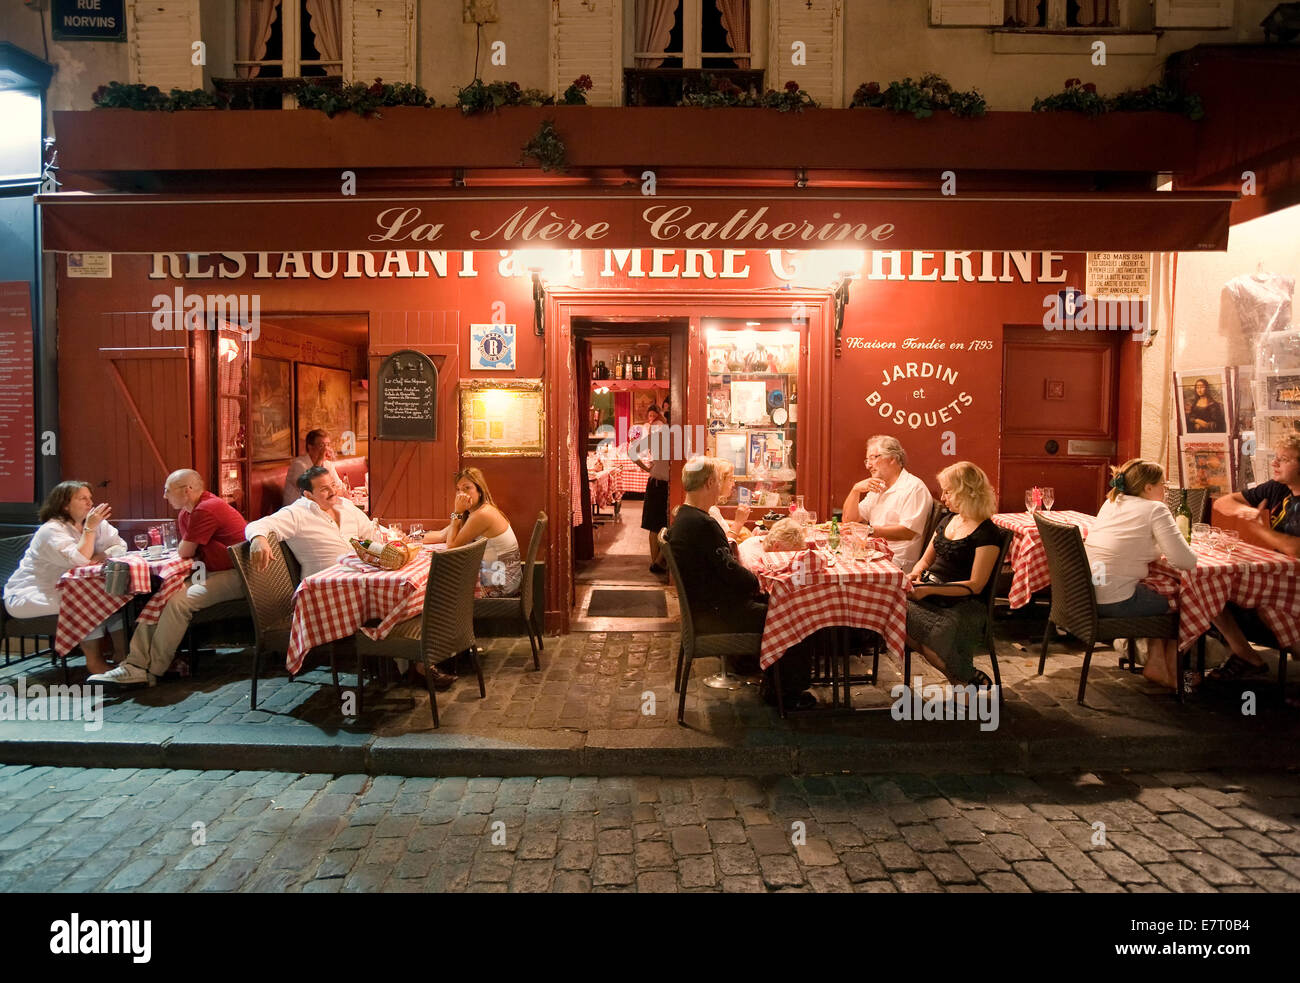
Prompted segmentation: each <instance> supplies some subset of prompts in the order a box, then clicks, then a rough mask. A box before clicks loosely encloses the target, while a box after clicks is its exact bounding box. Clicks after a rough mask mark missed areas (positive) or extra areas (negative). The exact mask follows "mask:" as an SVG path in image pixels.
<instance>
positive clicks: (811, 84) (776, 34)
mask: <svg viewBox="0 0 1300 983" xmlns="http://www.w3.org/2000/svg"><path fill="white" fill-rule="evenodd" d="M767 36H768V59H767V64H768V79H767V84H768V87H769V88H773V89H779V88H781V87H782V86H784V85H785V84H786V82H790V81H794V82H798V83H799V88H801V89H803V90H805V91H806V92H808V93H810V94H811V95H812V97H813V98H814V99H816V100H817V101H818V102H819V103H821V104H822V105H823V106H825V107H826V108H828V109H833V108H838V107H840V106H842V105H843V102H844V98H843V97H844V3H843V0H812V6H811V7H809V5H808V0H772V2H771V14H770V16H769V19H768V30H767ZM797 41H802V42H803V44H804V48H805V52H804V57H805V59H806V62H807V63H806V64H804V65H795V64H792V63H791V59H792V58H793V57H794V54H795V52H794V48H793V45H794V44H795V42H797Z"/></svg>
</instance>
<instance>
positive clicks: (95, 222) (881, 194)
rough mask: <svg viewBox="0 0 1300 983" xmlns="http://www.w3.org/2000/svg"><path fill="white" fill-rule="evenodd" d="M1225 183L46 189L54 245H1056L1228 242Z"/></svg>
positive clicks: (181, 248) (126, 249)
mask: <svg viewBox="0 0 1300 983" xmlns="http://www.w3.org/2000/svg"><path fill="white" fill-rule="evenodd" d="M1236 197H1237V196H1236V195H1235V194H1232V193H1229V192H1221V191H1219V192H1200V193H1174V192H1147V193H1132V192H1129V193H1095V194H1090V193H1082V192H1034V193H1031V192H1021V193H1007V192H969V193H961V192H960V189H958V194H956V195H953V196H944V195H941V194H939V193H938V192H937V191H936V192H916V191H873V190H863V191H832V190H823V189H817V190H812V189H809V190H807V191H793V190H791V191H785V192H775V193H772V194H758V195H756V194H754V193H753V192H752V191H751V192H746V193H734V192H732V193H728V192H720V191H699V192H692V193H677V192H674V193H673V194H672V195H671V196H641V195H631V194H628V193H626V192H618V193H607V194H601V193H596V192H571V193H565V192H558V191H557V192H554V193H541V194H539V193H538V192H537V191H536V190H525V191H518V192H514V193H511V192H505V191H502V192H482V191H474V190H465V191H460V192H455V191H449V192H447V193H443V194H434V193H424V194H414V195H406V196H401V197H396V196H394V197H374V196H371V197H366V198H361V197H355V198H354V197H346V196H340V195H335V196H331V197H311V196H283V197H274V196H270V195H244V196H240V195H231V196H217V195H196V196H179V195H174V196H166V197H163V196H150V195H135V194H121V193H105V194H92V193H80V192H74V193H62V194H55V195H42V196H40V197H38V199H37V201H38V203H39V204H40V205H41V218H42V230H43V235H44V248H45V249H46V250H49V251H52V252H108V253H156V252H181V253H185V252H191V253H192V252H199V253H217V252H225V251H232V252H233V251H239V252H293V251H327V250H334V251H348V250H350V251H374V252H378V251H387V250H408V249H433V250H438V249H526V248H560V249H599V248H618V249H629V248H646V247H655V246H659V247H663V248H669V249H680V248H695V249H722V248H735V249H816V248H840V249H843V248H850V249H926V250H951V249H994V250H1004V249H1014V250H1023V249H1050V250H1055V251H1058V252H1087V251H1110V250H1150V251H1156V252H1163V251H1195V250H1223V249H1226V248H1227V246H1228V218H1229V209H1230V207H1231V205H1232V202H1233V201H1234V200H1236Z"/></svg>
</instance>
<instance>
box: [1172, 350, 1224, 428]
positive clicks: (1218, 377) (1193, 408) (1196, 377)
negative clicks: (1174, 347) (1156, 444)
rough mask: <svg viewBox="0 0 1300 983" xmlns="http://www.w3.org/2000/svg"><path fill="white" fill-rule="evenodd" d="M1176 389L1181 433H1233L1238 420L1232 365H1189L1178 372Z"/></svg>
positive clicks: (1175, 375)
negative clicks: (1190, 367) (1233, 390)
mask: <svg viewBox="0 0 1300 983" xmlns="http://www.w3.org/2000/svg"><path fill="white" fill-rule="evenodd" d="M1174 392H1175V393H1176V394H1177V397H1178V427H1179V431H1180V432H1181V433H1184V434H1187V435H1188V436H1192V437H1200V436H1204V435H1206V434H1212V433H1229V432H1230V431H1229V424H1230V423H1231V422H1235V420H1236V414H1235V412H1234V410H1233V403H1232V380H1231V375H1230V369H1229V368H1228V367H1226V366H1219V367H1217V368H1212V369H1187V370H1184V371H1182V372H1175V373H1174Z"/></svg>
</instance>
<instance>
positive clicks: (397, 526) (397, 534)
mask: <svg viewBox="0 0 1300 983" xmlns="http://www.w3.org/2000/svg"><path fill="white" fill-rule="evenodd" d="M388 534H389V535H390V536H391V537H392V538H393V539H401V538H402V524H401V523H400V522H393V523H390V524H389V526H388Z"/></svg>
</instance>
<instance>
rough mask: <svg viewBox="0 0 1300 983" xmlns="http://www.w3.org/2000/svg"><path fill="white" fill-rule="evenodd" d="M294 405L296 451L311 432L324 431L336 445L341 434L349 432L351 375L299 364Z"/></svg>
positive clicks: (350, 422)
mask: <svg viewBox="0 0 1300 983" xmlns="http://www.w3.org/2000/svg"><path fill="white" fill-rule="evenodd" d="M295 405H296V407H297V411H298V420H297V429H296V431H295V432H296V433H297V436H298V444H297V446H298V447H302V448H305V447H306V444H307V441H306V438H307V434H308V433H309V432H310V431H312V430H324V431H325V432H326V433H328V434H329V435H330V440H331V441H333V442H334V444H335V445H337V444H339V443H340V441H341V440H342V437H343V434H344V433H345V432H349V431H351V430H352V373H350V372H348V371H347V369H330V368H326V367H325V366H323V365H308V364H306V363H304V362H299V363H298V380H297V399H296V404H295Z"/></svg>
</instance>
